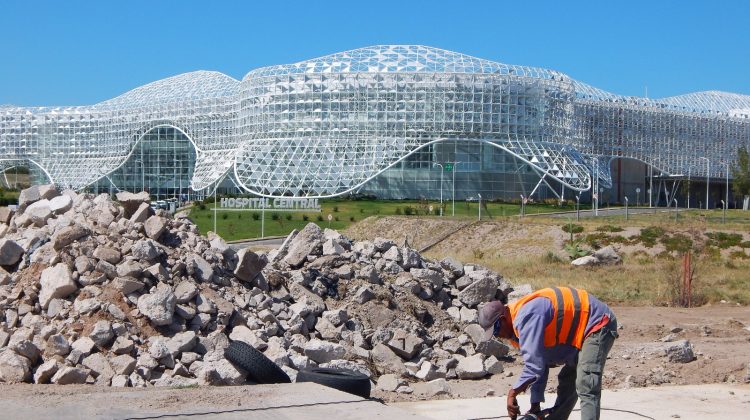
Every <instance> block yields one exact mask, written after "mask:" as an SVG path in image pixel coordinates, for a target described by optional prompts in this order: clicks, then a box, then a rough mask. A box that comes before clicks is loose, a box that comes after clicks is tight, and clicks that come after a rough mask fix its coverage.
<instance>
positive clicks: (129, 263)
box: [116, 259, 143, 279]
mask: <svg viewBox="0 0 750 420" xmlns="http://www.w3.org/2000/svg"><path fill="white" fill-rule="evenodd" d="M116 271H117V275H118V276H119V277H133V278H136V279H137V278H139V277H140V276H141V274H142V273H143V266H142V265H141V263H139V262H138V261H136V260H132V259H127V260H125V261H123V262H121V263H120V264H118V265H117V268H116Z"/></svg>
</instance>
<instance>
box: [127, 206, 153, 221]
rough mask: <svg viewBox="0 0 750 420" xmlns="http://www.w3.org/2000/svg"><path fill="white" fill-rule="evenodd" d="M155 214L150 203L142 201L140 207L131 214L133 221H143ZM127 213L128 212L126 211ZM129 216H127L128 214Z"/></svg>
mask: <svg viewBox="0 0 750 420" xmlns="http://www.w3.org/2000/svg"><path fill="white" fill-rule="evenodd" d="M153 214H154V209H152V208H151V206H150V205H149V204H148V203H141V204H140V205H139V206H138V209H137V210H136V211H135V212H134V213H133V215H132V216H130V222H131V223H143V222H145V221H146V220H148V218H149V217H151V216H152V215H153ZM126 215H127V212H126ZM126 217H127V216H126Z"/></svg>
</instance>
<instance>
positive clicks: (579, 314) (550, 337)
mask: <svg viewBox="0 0 750 420" xmlns="http://www.w3.org/2000/svg"><path fill="white" fill-rule="evenodd" d="M538 297H544V298H547V299H549V300H550V301H551V302H552V312H553V316H552V320H551V321H550V323H549V324H547V325H546V326H545V327H544V347H552V346H556V345H558V344H569V345H571V346H574V347H575V348H577V349H579V350H580V349H581V346H583V339H584V338H585V337H584V333H585V330H586V324H588V322H589V294H588V293H587V292H586V291H585V290H578V289H574V288H572V287H551V288H547V289H541V290H537V291H536V292H534V293H532V294H530V295H526V296H524V297H522V298H521V299H519V300H518V301H516V302H513V303H510V304H508V309H509V310H510V317H511V322H513V320H514V319H516V315H517V314H518V311H520V310H521V308H522V307H523V305H525V304H526V303H527V302H529V301H530V300H532V299H536V298H538ZM513 330H514V331H515V333H516V337H520V334H518V329H517V328H516V327H515V325H514V326H513ZM513 344H514V345H515V344H516V343H513Z"/></svg>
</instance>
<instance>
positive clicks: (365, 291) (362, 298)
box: [354, 286, 375, 304]
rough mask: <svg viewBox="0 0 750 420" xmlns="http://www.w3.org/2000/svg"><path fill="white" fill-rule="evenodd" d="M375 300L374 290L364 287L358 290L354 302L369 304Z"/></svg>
mask: <svg viewBox="0 0 750 420" xmlns="http://www.w3.org/2000/svg"><path fill="white" fill-rule="evenodd" d="M374 298H375V293H373V292H372V289H370V288H369V287H367V286H362V287H360V288H359V289H357V293H356V294H355V295H354V300H355V301H356V302H357V303H361V304H364V303H367V302H369V301H371V300H373V299H374Z"/></svg>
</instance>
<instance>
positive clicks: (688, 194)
mask: <svg viewBox="0 0 750 420" xmlns="http://www.w3.org/2000/svg"><path fill="white" fill-rule="evenodd" d="M691 170H692V168H688V187H687V190H688V193H687V206H685V207H687V209H688V210H690V171H691Z"/></svg>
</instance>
